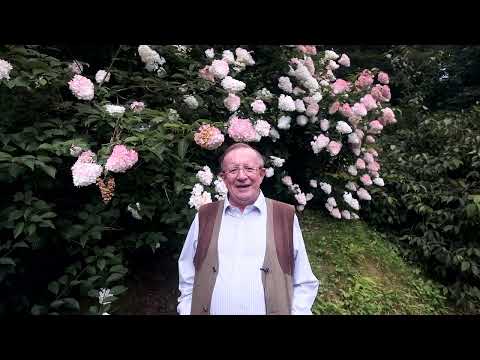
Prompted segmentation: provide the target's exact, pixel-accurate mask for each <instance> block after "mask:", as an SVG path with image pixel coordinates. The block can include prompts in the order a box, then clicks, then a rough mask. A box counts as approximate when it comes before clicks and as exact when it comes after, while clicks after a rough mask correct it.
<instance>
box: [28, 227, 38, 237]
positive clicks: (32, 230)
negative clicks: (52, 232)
mask: <svg viewBox="0 0 480 360" xmlns="http://www.w3.org/2000/svg"><path fill="white" fill-rule="evenodd" d="M35 230H37V225H35V224H30V225H28V227H27V234H28V236H31V235H33V233H34V232H35Z"/></svg>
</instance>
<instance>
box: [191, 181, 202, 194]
mask: <svg viewBox="0 0 480 360" xmlns="http://www.w3.org/2000/svg"><path fill="white" fill-rule="evenodd" d="M202 192H203V186H202V185H201V184H198V183H197V184H195V185H194V186H193V188H192V195H195V196H199V195H202Z"/></svg>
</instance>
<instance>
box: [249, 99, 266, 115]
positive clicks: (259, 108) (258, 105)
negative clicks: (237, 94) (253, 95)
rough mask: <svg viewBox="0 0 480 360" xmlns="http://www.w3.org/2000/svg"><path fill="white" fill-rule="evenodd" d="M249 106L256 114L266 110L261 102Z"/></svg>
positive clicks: (257, 101) (256, 101)
mask: <svg viewBox="0 0 480 360" xmlns="http://www.w3.org/2000/svg"><path fill="white" fill-rule="evenodd" d="M250 106H251V107H252V110H253V112H254V113H256V114H263V113H264V112H265V110H266V109H267V107H266V106H265V103H264V102H263V101H262V100H255V101H254V102H253V103H251V105H250Z"/></svg>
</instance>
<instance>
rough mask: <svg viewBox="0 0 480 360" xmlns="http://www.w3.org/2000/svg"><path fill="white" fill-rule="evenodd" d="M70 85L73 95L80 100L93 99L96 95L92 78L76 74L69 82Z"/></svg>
mask: <svg viewBox="0 0 480 360" xmlns="http://www.w3.org/2000/svg"><path fill="white" fill-rule="evenodd" d="M68 86H69V88H70V90H71V91H72V93H73V95H75V97H76V98H77V99H79V100H92V99H93V96H94V86H93V83H92V82H91V81H90V79H87V78H86V77H84V76H82V75H75V76H74V77H73V79H72V80H70V81H69V82H68Z"/></svg>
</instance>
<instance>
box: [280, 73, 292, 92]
mask: <svg viewBox="0 0 480 360" xmlns="http://www.w3.org/2000/svg"><path fill="white" fill-rule="evenodd" d="M278 87H279V88H280V89H281V90H283V91H285V92H286V93H292V92H293V87H292V82H291V81H290V78H289V77H288V76H282V77H280V78H279V79H278Z"/></svg>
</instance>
